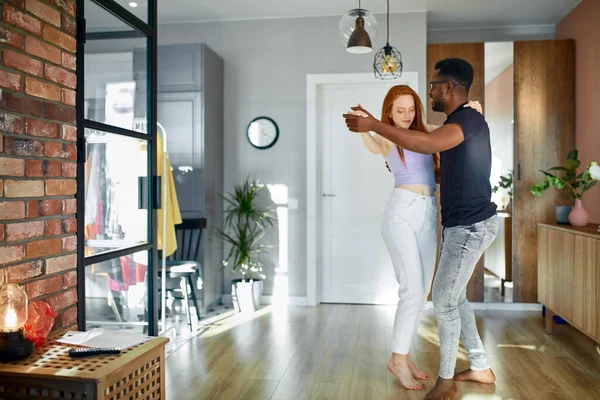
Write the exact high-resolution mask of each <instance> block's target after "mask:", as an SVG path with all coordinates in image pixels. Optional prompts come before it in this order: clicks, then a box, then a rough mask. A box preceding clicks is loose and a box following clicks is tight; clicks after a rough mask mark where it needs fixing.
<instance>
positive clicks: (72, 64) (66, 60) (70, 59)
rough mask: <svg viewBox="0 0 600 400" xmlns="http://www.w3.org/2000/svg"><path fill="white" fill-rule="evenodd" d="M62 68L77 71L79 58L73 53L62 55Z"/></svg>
mask: <svg viewBox="0 0 600 400" xmlns="http://www.w3.org/2000/svg"><path fill="white" fill-rule="evenodd" d="M62 66H63V67H65V68H68V69H70V70H73V71H75V70H76V69H77V57H75V56H74V55H73V54H71V53H62Z"/></svg>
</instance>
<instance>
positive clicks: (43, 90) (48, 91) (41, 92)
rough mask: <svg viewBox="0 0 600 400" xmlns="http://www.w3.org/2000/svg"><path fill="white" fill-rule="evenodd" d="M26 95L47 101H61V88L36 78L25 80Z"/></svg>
mask: <svg viewBox="0 0 600 400" xmlns="http://www.w3.org/2000/svg"><path fill="white" fill-rule="evenodd" d="M25 93H27V94H29V95H31V96H35V97H41V98H43V99H46V100H53V101H60V86H58V85H54V84H52V83H44V82H41V81H38V80H37V79H35V78H29V77H27V78H26V79H25Z"/></svg>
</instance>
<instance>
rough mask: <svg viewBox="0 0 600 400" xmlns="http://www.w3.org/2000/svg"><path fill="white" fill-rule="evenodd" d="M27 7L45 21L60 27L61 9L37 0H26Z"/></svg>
mask: <svg viewBox="0 0 600 400" xmlns="http://www.w3.org/2000/svg"><path fill="white" fill-rule="evenodd" d="M25 9H26V10H27V11H29V12H30V13H32V14H33V15H36V16H38V17H40V18H41V19H43V20H44V21H46V22H49V23H51V24H52V25H54V26H59V27H60V20H61V18H60V11H58V10H56V9H54V8H52V7H49V6H48V5H46V4H44V3H41V2H39V1H37V0H25Z"/></svg>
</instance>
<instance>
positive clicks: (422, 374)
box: [408, 358, 429, 381]
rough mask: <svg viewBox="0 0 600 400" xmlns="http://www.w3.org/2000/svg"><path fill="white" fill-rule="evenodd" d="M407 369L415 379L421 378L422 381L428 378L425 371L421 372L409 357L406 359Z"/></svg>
mask: <svg viewBox="0 0 600 400" xmlns="http://www.w3.org/2000/svg"><path fill="white" fill-rule="evenodd" d="M408 369H410V373H411V374H412V376H413V378H415V379H422V380H424V381H426V380H427V379H429V377H428V376H427V374H426V373H425V372H421V371H420V370H419V369H418V368H417V367H416V365H415V364H413V362H412V361H411V360H410V358H409V359H408Z"/></svg>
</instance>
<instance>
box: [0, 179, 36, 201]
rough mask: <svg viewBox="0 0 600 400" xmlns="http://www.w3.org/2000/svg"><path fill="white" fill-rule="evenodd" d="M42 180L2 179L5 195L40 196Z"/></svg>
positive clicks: (14, 196) (13, 196)
mask: <svg viewBox="0 0 600 400" xmlns="http://www.w3.org/2000/svg"><path fill="white" fill-rule="evenodd" d="M43 195H44V181H9V180H6V181H4V196H5V197H12V198H16V197H42V196H43Z"/></svg>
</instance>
